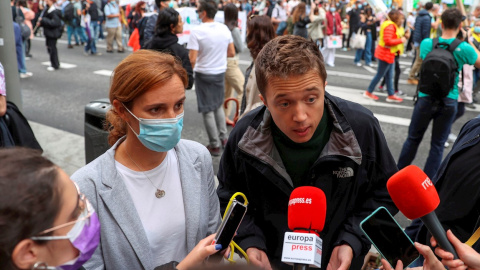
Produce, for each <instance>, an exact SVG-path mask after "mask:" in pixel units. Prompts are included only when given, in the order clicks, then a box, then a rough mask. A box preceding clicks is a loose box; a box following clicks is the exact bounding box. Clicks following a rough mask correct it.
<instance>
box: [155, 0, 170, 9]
mask: <svg viewBox="0 0 480 270" xmlns="http://www.w3.org/2000/svg"><path fill="white" fill-rule="evenodd" d="M167 1H168V0H155V5H157V8H158V9H160V2H167Z"/></svg>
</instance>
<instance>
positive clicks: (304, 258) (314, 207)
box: [282, 186, 327, 270]
mask: <svg viewBox="0 0 480 270" xmlns="http://www.w3.org/2000/svg"><path fill="white" fill-rule="evenodd" d="M326 213H327V199H326V197H325V193H323V191H322V190H321V189H319V188H316V187H312V186H304V187H298V188H296V189H294V190H293V191H292V194H291V195H290V200H289V201H288V228H290V230H292V231H293V232H286V233H285V238H284V241H283V252H282V262H284V263H287V264H293V269H294V270H308V269H309V267H310V266H312V267H318V268H320V267H321V263H322V239H321V238H320V237H319V232H321V231H322V230H323V227H324V225H325V215H326Z"/></svg>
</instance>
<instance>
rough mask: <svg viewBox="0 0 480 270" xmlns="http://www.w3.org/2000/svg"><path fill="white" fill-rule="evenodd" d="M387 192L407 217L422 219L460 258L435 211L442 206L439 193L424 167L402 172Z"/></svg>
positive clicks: (388, 187) (443, 245)
mask: <svg viewBox="0 0 480 270" xmlns="http://www.w3.org/2000/svg"><path fill="white" fill-rule="evenodd" d="M387 189H388V193H389V194H390V197H392V200H393V202H394V203H395V205H396V206H397V207H398V209H399V210H400V211H401V212H402V213H403V214H404V215H405V216H406V217H407V218H409V219H412V220H413V219H417V218H420V219H421V220H422V221H423V223H424V224H425V226H426V227H427V229H428V230H429V231H430V233H431V234H432V235H433V237H435V239H436V240H437V241H438V244H439V245H440V247H442V248H443V249H445V250H446V251H448V252H450V253H452V254H453V255H454V257H455V259H458V255H457V253H456V251H455V249H454V248H453V246H452V244H451V243H450V242H449V241H448V239H447V236H446V233H445V230H444V229H443V227H442V225H441V224H440V221H439V220H438V217H437V215H436V214H435V209H436V208H437V206H438V205H439V204H440V198H439V197H438V193H437V190H436V189H435V186H434V185H433V183H432V181H431V180H430V179H429V178H428V176H427V175H426V174H425V173H424V172H423V171H422V170H421V169H420V168H418V167H417V166H415V165H410V166H407V167H405V168H403V169H402V170H400V171H398V172H397V173H396V174H394V175H393V176H392V177H390V179H389V180H388V182H387Z"/></svg>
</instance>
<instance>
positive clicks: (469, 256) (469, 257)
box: [430, 230, 480, 270]
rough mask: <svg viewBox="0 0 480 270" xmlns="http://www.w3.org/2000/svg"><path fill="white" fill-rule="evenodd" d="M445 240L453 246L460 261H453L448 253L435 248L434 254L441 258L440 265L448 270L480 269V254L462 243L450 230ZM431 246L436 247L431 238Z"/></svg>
mask: <svg viewBox="0 0 480 270" xmlns="http://www.w3.org/2000/svg"><path fill="white" fill-rule="evenodd" d="M447 238H448V240H449V241H450V242H451V243H452V244H453V247H454V248H455V250H456V251H457V253H458V256H459V257H460V260H455V259H454V258H453V255H452V254H451V253H450V252H447V251H445V250H443V249H442V248H436V249H435V254H437V255H438V256H439V257H440V258H442V263H443V264H444V265H445V266H447V267H448V268H449V269H450V270H460V269H466V267H468V269H472V270H473V269H480V254H478V253H477V252H476V251H475V250H474V249H473V248H471V247H470V246H468V245H466V244H464V243H462V242H461V241H460V240H459V239H458V238H457V237H456V236H455V235H453V233H452V231H451V230H448V231H447ZM430 242H431V244H432V246H436V245H437V241H436V240H435V239H434V238H433V237H432V239H431V240H430Z"/></svg>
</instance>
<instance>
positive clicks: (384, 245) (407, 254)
mask: <svg viewBox="0 0 480 270" xmlns="http://www.w3.org/2000/svg"><path fill="white" fill-rule="evenodd" d="M360 228H361V229H362V231H363V232H364V233H365V235H366V236H367V238H368V239H369V240H370V242H372V244H373V245H374V246H375V248H376V249H377V250H378V252H379V253H380V254H381V255H382V257H384V258H385V259H386V260H387V261H388V262H389V263H390V265H392V266H393V267H395V266H396V265H397V261H398V260H401V261H402V263H403V267H404V268H406V267H407V266H408V265H409V264H411V263H412V262H413V261H415V260H416V259H417V258H418V257H419V255H420V254H419V253H418V251H417V249H416V248H415V246H414V244H413V242H412V240H410V238H409V237H408V236H407V235H406V234H405V232H404V231H403V229H402V228H401V227H400V225H398V223H397V222H396V221H395V219H394V218H393V217H392V215H391V214H390V212H388V210H387V209H386V208H385V207H379V208H378V209H377V210H375V211H374V212H373V213H372V214H371V215H370V216H368V217H367V218H365V219H364V220H363V221H362V222H361V223H360Z"/></svg>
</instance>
